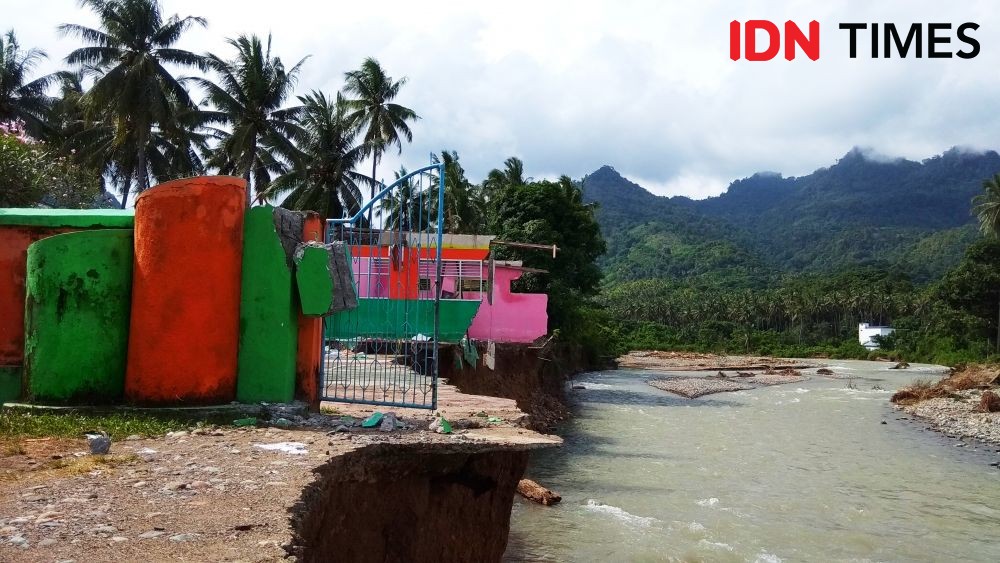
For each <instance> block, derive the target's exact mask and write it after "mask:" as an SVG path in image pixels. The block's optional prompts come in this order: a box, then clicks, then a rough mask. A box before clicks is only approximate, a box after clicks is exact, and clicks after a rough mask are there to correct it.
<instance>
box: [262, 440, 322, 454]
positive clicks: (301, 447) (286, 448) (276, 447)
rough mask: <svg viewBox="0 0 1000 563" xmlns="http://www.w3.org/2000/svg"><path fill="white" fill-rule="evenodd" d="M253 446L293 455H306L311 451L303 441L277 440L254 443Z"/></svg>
mask: <svg viewBox="0 0 1000 563" xmlns="http://www.w3.org/2000/svg"><path fill="white" fill-rule="evenodd" d="M253 447H255V448H260V449H262V450H268V451H277V452H282V453H286V454H291V455H305V454H307V453H309V451H308V450H306V445H305V444H303V443H302V442H277V443H274V444H254V445H253Z"/></svg>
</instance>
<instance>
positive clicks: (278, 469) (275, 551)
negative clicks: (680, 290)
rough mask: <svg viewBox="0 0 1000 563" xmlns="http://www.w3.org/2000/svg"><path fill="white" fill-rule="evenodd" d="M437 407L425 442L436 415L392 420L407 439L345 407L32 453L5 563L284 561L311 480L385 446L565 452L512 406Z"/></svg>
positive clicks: (15, 485)
mask: <svg viewBox="0 0 1000 563" xmlns="http://www.w3.org/2000/svg"><path fill="white" fill-rule="evenodd" d="M439 405H440V407H441V408H440V410H441V411H442V412H444V413H445V416H446V417H447V418H448V419H449V420H451V421H452V422H453V423H454V425H455V428H456V431H455V433H454V434H450V435H445V434H437V433H434V432H431V431H429V430H427V426H428V424H429V422H430V421H431V420H432V416H433V415H432V413H430V412H429V411H416V410H403V409H395V411H394V412H395V413H396V414H397V415H398V416H399V418H400V419H401V421H402V422H403V424H404V425H405V426H404V427H403V428H399V429H397V430H395V431H392V432H381V431H379V430H377V429H362V428H360V426H359V424H360V418H361V417H363V416H366V415H367V414H368V413H370V412H371V411H372V410H373V409H371V408H365V407H355V406H344V405H340V404H338V405H324V406H325V407H333V408H335V409H336V410H337V411H338V412H337V413H336V414H333V415H325V416H320V415H316V416H314V417H312V418H311V419H308V420H306V421H301V422H304V424H302V425H301V426H297V427H292V428H227V429H218V428H197V429H194V430H193V431H190V430H189V431H180V432H176V433H171V434H169V435H167V436H165V437H159V438H153V439H133V440H125V441H119V442H115V443H114V444H113V445H112V449H111V453H110V455H108V456H91V455H89V454H87V453H86V444H85V443H84V442H83V441H82V440H50V441H45V440H40V441H36V442H35V443H33V444H31V445H30V447H26V448H25V454H21V455H17V456H8V457H7V458H4V463H5V464H6V466H7V468H8V469H12V468H13V470H11V471H9V472H8V473H6V474H3V475H2V476H0V486H2V487H3V491H4V494H3V495H2V496H0V561H3V562H19V561H78V562H83V561H139V560H144V561H279V560H284V559H286V558H288V557H289V555H288V550H289V549H291V547H292V546H291V545H290V542H291V538H292V530H291V528H290V521H289V516H290V510H291V508H292V506H293V505H294V504H295V502H296V501H297V500H298V499H299V498H300V494H301V491H302V489H303V487H304V486H305V485H307V484H308V483H310V482H311V481H312V480H313V479H314V478H315V475H314V473H313V470H314V469H316V468H317V467H320V466H322V465H324V464H327V463H330V462H331V459H333V460H334V462H335V459H336V457H337V456H339V455H342V454H344V453H346V452H350V451H353V450H356V449H358V448H361V447H364V446H366V445H371V444H377V443H399V444H412V443H423V444H440V445H441V448H442V451H445V450H448V449H449V448H454V447H456V445H459V446H461V447H463V448H467V449H468V448H473V449H477V448H479V447H482V449H483V450H487V449H497V448H505V449H533V448H537V447H550V446H553V445H558V444H559V443H561V441H560V440H559V439H558V438H556V437H552V436H543V435H540V434H536V433H534V432H531V431H530V430H526V429H524V428H521V427H520V426H519V425H518V424H519V422H520V421H521V420H523V417H524V414H523V413H521V412H520V411H519V410H517V408H516V406H515V405H514V404H513V401H507V400H505V399H497V398H493V397H477V396H470V395H462V394H460V393H457V391H455V390H454V388H449V387H448V386H445V385H442V386H441V394H440V400H439ZM381 410H382V411H383V412H387V411H388V410H390V409H381ZM342 415H350V416H354V417H356V418H357V419H358V420H356V421H355V425H351V424H350V420H349V419H347V418H341V416H342ZM490 416H493V417H497V418H500V419H502V422H497V421H496V420H494V422H489V418H488V417H490ZM270 448H277V449H270ZM54 456H55V457H58V459H56V458H55V457H54ZM11 457H16V458H24V459H17V460H11ZM28 461H32V462H33V463H28ZM286 548H287V549H286Z"/></svg>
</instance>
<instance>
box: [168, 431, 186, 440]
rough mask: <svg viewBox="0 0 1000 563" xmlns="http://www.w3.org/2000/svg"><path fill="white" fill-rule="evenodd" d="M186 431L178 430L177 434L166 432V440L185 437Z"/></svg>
mask: <svg viewBox="0 0 1000 563" xmlns="http://www.w3.org/2000/svg"><path fill="white" fill-rule="evenodd" d="M187 435H188V433H187V431H186V430H178V431H177V432H167V438H180V437H181V436H187Z"/></svg>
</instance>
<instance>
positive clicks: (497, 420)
mask: <svg viewBox="0 0 1000 563" xmlns="http://www.w3.org/2000/svg"><path fill="white" fill-rule="evenodd" d="M486 422H488V423H490V424H503V419H502V418H500V417H499V416H491V417H489V418H487V419H486Z"/></svg>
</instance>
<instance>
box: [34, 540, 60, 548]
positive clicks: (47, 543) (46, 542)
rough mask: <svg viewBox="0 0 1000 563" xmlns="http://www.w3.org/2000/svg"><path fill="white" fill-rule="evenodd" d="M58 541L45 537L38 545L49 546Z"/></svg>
mask: <svg viewBox="0 0 1000 563" xmlns="http://www.w3.org/2000/svg"><path fill="white" fill-rule="evenodd" d="M56 543H57V542H56V540H54V539H52V538H45V539H44V540H42V541H40V542H38V547H49V546H50V545H55V544H56Z"/></svg>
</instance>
